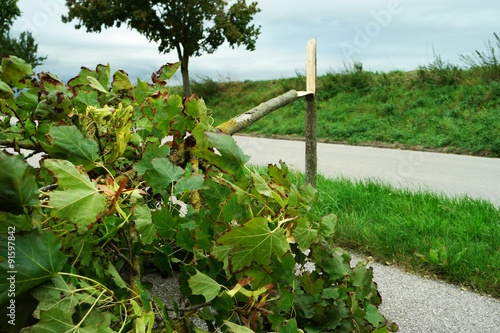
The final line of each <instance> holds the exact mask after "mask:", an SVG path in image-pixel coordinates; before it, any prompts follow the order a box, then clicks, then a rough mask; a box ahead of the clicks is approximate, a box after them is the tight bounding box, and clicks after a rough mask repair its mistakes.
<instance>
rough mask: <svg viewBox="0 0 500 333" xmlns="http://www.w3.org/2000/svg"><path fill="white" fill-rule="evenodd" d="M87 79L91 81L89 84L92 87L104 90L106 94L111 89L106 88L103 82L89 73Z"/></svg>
mask: <svg viewBox="0 0 500 333" xmlns="http://www.w3.org/2000/svg"><path fill="white" fill-rule="evenodd" d="M87 79H88V80H89V83H90V84H89V85H90V86H91V87H92V88H94V89H96V90H99V91H100V92H103V93H105V94H109V91H108V90H107V89H106V88H104V87H103V86H102V84H101V83H100V82H99V81H98V80H97V79H96V78H95V77H92V76H90V75H89V76H87Z"/></svg>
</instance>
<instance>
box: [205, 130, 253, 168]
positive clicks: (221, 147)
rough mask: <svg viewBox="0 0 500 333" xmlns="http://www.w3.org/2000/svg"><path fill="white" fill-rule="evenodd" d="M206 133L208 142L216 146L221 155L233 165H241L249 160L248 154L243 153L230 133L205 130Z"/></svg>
mask: <svg viewBox="0 0 500 333" xmlns="http://www.w3.org/2000/svg"><path fill="white" fill-rule="evenodd" d="M206 135H207V139H208V141H209V142H210V144H212V146H214V147H215V148H217V150H218V151H219V152H220V153H221V155H222V157H223V158H225V159H227V160H228V161H231V162H232V163H234V164H235V165H237V166H240V167H241V166H243V165H245V163H246V162H248V160H250V156H248V155H245V154H244V153H243V151H242V150H241V148H240V147H239V146H238V145H237V144H236V141H234V138H233V137H232V136H231V135H229V134H225V133H216V132H207V133H206Z"/></svg>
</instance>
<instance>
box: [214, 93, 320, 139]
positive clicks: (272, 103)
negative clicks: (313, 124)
mask: <svg viewBox="0 0 500 333" xmlns="http://www.w3.org/2000/svg"><path fill="white" fill-rule="evenodd" d="M309 94H310V93H309V92H303V91H300V92H297V91H295V90H290V91H289V92H287V93H284V94H283V95H280V96H278V97H275V98H273V99H270V100H269V101H267V102H264V103H261V104H259V105H258V106H257V107H255V108H253V109H251V110H249V111H247V112H245V113H242V114H240V115H238V116H236V117H234V118H232V119H230V120H228V121H226V122H224V123H222V124H220V125H219V126H217V129H219V130H220V131H222V132H224V133H227V134H231V135H233V134H235V133H238V132H239V131H241V130H242V129H244V128H247V127H248V126H250V125H251V124H253V123H254V122H256V121H257V120H259V119H260V118H262V117H264V116H267V115H268V114H269V113H271V112H273V111H275V110H277V109H279V108H281V107H283V106H285V105H287V104H289V103H291V102H293V101H295V100H296V99H298V98H300V97H304V96H306V95H309Z"/></svg>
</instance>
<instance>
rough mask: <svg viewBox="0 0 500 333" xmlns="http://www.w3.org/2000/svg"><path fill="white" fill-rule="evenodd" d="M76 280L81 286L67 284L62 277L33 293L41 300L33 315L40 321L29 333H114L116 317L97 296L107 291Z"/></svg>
mask: <svg viewBox="0 0 500 333" xmlns="http://www.w3.org/2000/svg"><path fill="white" fill-rule="evenodd" d="M73 281H74V282H79V283H76V284H73V283H68V282H66V281H65V280H64V279H63V278H62V277H61V276H60V275H59V276H56V277H55V278H53V279H52V280H51V281H50V282H47V283H46V284H44V285H43V286H41V287H40V288H37V289H35V290H34V291H33V296H34V297H35V298H36V299H37V300H38V301H39V304H38V306H37V309H36V310H35V312H34V314H33V316H34V317H35V318H37V319H40V321H39V322H38V323H37V324H36V325H34V326H33V327H32V329H31V331H30V332H41V333H54V332H75V333H76V332H80V333H111V332H115V331H114V330H113V329H111V328H110V326H111V325H112V321H116V317H115V316H114V315H113V314H112V313H111V312H108V311H101V308H100V306H99V305H100V302H101V301H100V299H99V297H97V296H98V293H101V295H100V296H102V295H103V293H104V292H103V291H101V290H97V289H96V288H95V286H92V285H89V284H88V283H86V282H85V281H84V280H80V281H77V280H76V279H73ZM101 299H102V298H101ZM104 299H105V298H104ZM104 304H105V303H104ZM96 305H97V306H96ZM103 308H104V309H105V307H103Z"/></svg>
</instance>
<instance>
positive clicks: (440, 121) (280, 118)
mask: <svg viewBox="0 0 500 333" xmlns="http://www.w3.org/2000/svg"><path fill="white" fill-rule="evenodd" d="M356 68H357V69H352V70H350V71H349V70H347V71H344V72H340V73H333V72H332V73H328V74H326V75H323V76H320V77H319V78H318V83H317V85H318V92H317V98H318V138H319V139H320V140H321V141H325V142H341V143H347V144H353V145H361V144H362V145H377V146H389V147H401V148H410V147H411V148H417V149H429V150H436V151H444V152H454V153H463V154H473V155H482V156H493V157H500V81H499V78H495V79H492V78H491V74H489V75H490V76H488V77H484V76H483V74H482V73H483V72H482V71H481V70H480V69H468V70H464V69H459V68H456V67H454V66H447V67H446V66H444V67H443V65H440V66H439V67H437V66H436V65H434V66H428V67H422V68H420V69H418V70H416V71H412V72H401V71H394V72H390V73H371V72H364V71H362V69H361V68H359V67H356ZM499 71H500V70H499ZM290 89H296V90H304V89H305V79H304V77H302V76H300V75H299V76H297V77H296V78H289V79H280V80H270V81H245V82H215V81H213V80H211V79H204V80H202V81H201V82H197V83H195V84H194V85H193V91H194V92H195V93H197V94H198V95H199V96H201V97H202V98H204V99H205V101H206V104H207V106H208V107H209V108H210V109H211V110H212V114H213V117H214V119H215V125H218V124H220V123H221V122H223V121H225V120H228V119H230V118H232V117H234V116H236V115H238V114H240V113H242V112H245V111H248V110H250V109H251V108H253V107H255V106H257V105H258V104H260V103H262V102H265V101H267V100H269V99H271V98H273V97H276V96H278V95H280V94H282V93H285V92H287V91H288V90H290ZM304 130H305V102H304V100H302V99H301V100H297V101H295V102H293V103H291V104H289V105H287V106H285V107H283V108H281V109H279V110H277V111H275V112H273V113H272V114H270V115H268V116H266V117H264V118H263V119H261V120H259V121H258V122H257V123H255V124H253V125H252V126H250V127H249V128H248V129H246V130H245V132H247V133H253V134H259V135H264V136H295V137H303V136H304Z"/></svg>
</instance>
